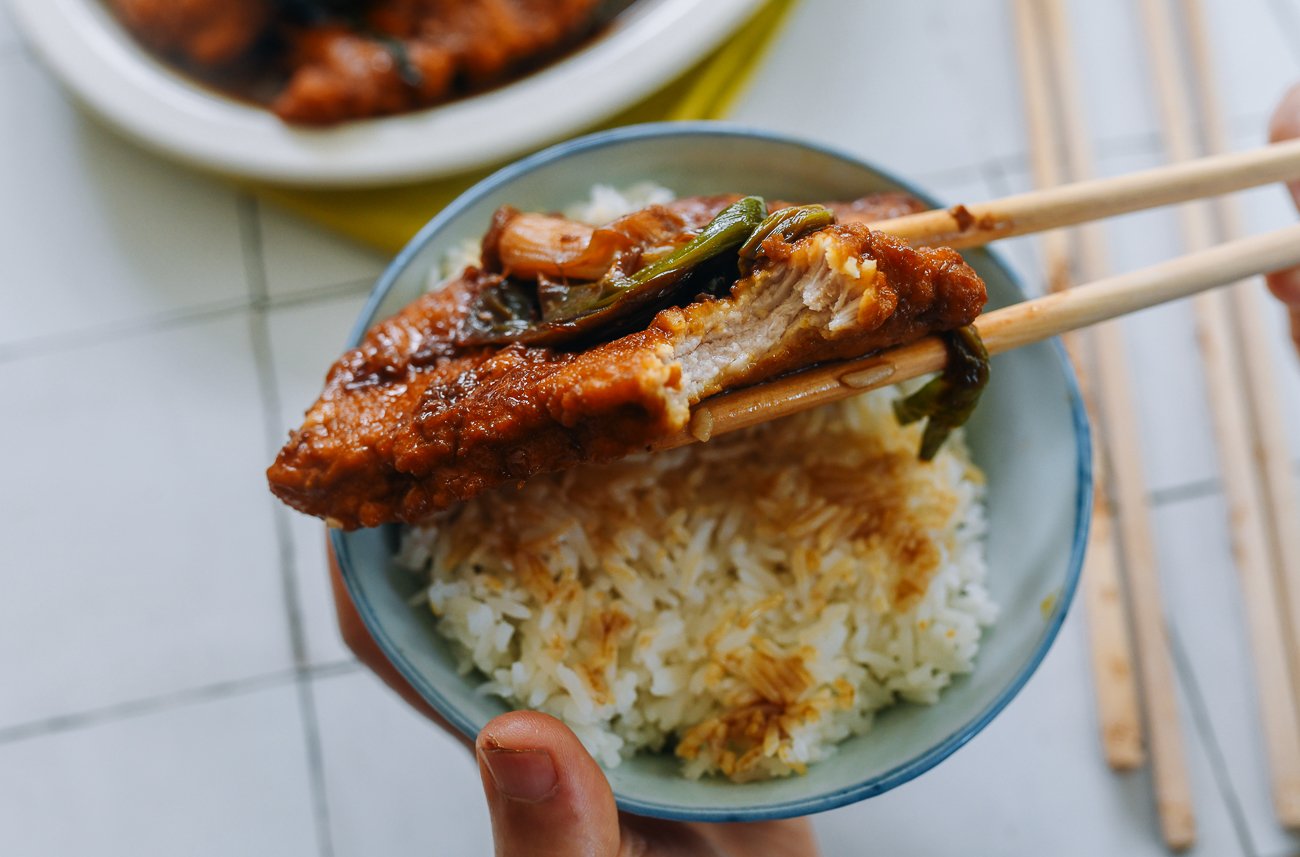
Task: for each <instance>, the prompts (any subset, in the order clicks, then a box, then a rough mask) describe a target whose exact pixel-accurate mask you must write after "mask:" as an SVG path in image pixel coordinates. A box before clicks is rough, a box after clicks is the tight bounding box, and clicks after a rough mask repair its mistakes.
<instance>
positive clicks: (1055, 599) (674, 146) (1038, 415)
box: [333, 123, 1092, 821]
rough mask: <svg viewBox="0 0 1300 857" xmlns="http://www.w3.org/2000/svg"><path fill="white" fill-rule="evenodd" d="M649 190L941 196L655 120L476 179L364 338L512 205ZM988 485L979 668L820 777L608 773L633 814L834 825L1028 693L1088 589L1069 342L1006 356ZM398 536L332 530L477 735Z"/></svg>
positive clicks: (824, 159)
mask: <svg viewBox="0 0 1300 857" xmlns="http://www.w3.org/2000/svg"><path fill="white" fill-rule="evenodd" d="M646 180H651V181H654V182H657V183H660V184H663V185H666V186H667V187H669V188H671V189H673V190H674V191H676V192H677V193H679V194H709V193H722V192H744V193H755V194H762V195H765V196H767V197H768V198H782V199H793V200H822V199H851V198H854V197H857V196H859V195H862V194H865V193H869V192H873V191H881V190H889V189H901V190H906V191H909V192H911V193H913V194H916V195H918V196H920V197H922V198H923V199H926V200H927V201H928V202H930V203H932V204H934V203H937V200H934V199H933V198H930V197H928V196H927V195H926V194H925V193H924V192H922V191H920V190H918V189H917V188H915V187H912V186H911V185H908V184H907V183H905V182H903V181H900V180H899V179H896V178H893V177H891V176H889V175H888V174H886V173H884V172H882V171H881V170H878V169H876V168H874V167H872V166H870V165H868V164H866V163H863V162H862V161H861V160H859V159H857V158H854V157H852V156H849V155H846V154H841V153H837V152H834V151H830V150H828V149H825V148H823V147H821V146H817V145H813V144H809V143H806V142H801V141H799V140H794V139H790V138H787V137H781V136H777V135H774V134H770V133H766V132H761V131H754V130H748V129H742V128H736V127H732V126H726V125H718V124H713V123H702V124H657V125H643V126H637V127H631V128H625V129H621V130H618V131H613V132H609V133H603V134H597V135H593V136H590V137H585V138H582V139H579V140H575V141H572V142H569V143H564V144H561V145H558V146H555V147H553V148H551V149H548V150H546V151H544V152H541V153H540V154H537V155H535V156H533V157H530V158H528V159H526V160H523V161H520V162H519V163H516V164H514V165H513V166H510V167H507V168H506V169H503V170H501V171H500V172H498V173H497V174H495V175H493V176H492V177H490V178H488V179H486V180H484V181H483V182H482V183H480V184H478V185H477V186H475V187H474V188H472V189H471V190H469V191H468V192H467V193H465V195H464V196H462V197H460V198H459V199H458V200H457V201H456V202H455V203H453V204H452V205H451V206H449V207H448V208H447V209H446V210H445V211H444V212H443V213H442V214H440V215H439V216H438V217H437V218H435V219H434V220H433V221H432V222H431V223H429V225H428V226H426V227H425V228H424V230H423V231H422V232H420V234H419V235H418V236H417V237H416V238H415V239H414V240H413V241H412V242H411V244H410V245H409V246H407V248H406V249H405V250H404V251H403V252H402V253H401V255H399V256H398V257H397V259H396V260H395V261H394V262H393V263H392V265H391V266H390V267H389V268H388V270H387V271H386V272H385V273H384V275H383V277H382V278H381V279H380V280H379V283H378V285H377V286H376V288H375V291H374V294H373V295H372V296H371V299H370V302H369V304H368V305H367V306H366V308H365V310H364V312H363V313H362V316H361V318H360V319H359V321H358V322H357V325H356V329H355V330H354V331H353V340H354V342H355V341H356V340H359V339H360V338H361V336H362V335H363V333H364V332H365V330H366V329H367V328H369V327H370V326H371V325H372V324H373V323H374V322H375V321H377V320H379V319H382V318H384V317H386V316H388V315H391V314H392V313H394V312H396V311H397V310H398V309H399V308H400V307H402V306H403V305H404V304H406V303H408V302H409V301H411V300H412V299H414V298H415V297H416V296H417V295H419V294H420V293H421V292H422V291H424V289H425V288H426V286H427V284H428V280H429V274H430V271H431V269H432V268H433V267H434V266H435V264H437V262H438V260H439V259H440V257H442V256H443V255H444V254H445V253H446V252H447V251H448V250H449V249H450V248H452V247H455V246H456V245H458V244H461V243H462V242H464V241H465V240H466V239H470V240H476V239H478V238H479V236H481V234H482V233H483V232H484V231H485V229H486V227H487V225H488V222H489V218H490V217H491V215H492V212H493V211H494V210H495V209H496V208H497V207H498V206H500V205H503V204H506V203H509V204H511V205H514V206H516V207H518V208H521V209H524V210H530V209H531V210H554V209H558V208H560V207H563V206H564V205H567V204H570V203H572V202H574V201H575V200H582V199H585V198H586V196H587V194H588V191H589V188H590V186H591V185H592V184H593V183H595V182H603V183H607V184H612V185H614V186H627V185H631V184H634V183H636V182H640V181H646ZM966 255H967V258H968V259H969V261H970V263H971V264H972V265H973V266H974V267H975V268H976V270H978V271H979V273H980V275H981V276H982V277H983V278H984V280H985V282H986V283H987V284H988V289H989V295H990V304H991V305H992V306H999V305H1005V304H1008V303H1013V302H1016V301H1019V300H1021V299H1022V293H1021V290H1020V288H1019V287H1018V285H1017V283H1016V280H1015V277H1014V276H1013V275H1012V273H1011V272H1010V270H1009V269H1008V268H1007V266H1006V265H1005V264H1004V263H1003V262H1002V261H1001V260H1000V259H999V258H998V257H997V256H996V254H994V253H991V252H987V251H983V250H979V251H974V252H970V253H968V254H966ZM968 440H969V444H970V447H971V451H972V454H973V457H974V459H975V461H976V463H977V464H978V465H979V466H980V467H981V468H983V470H984V472H985V474H986V475H987V477H988V500H987V512H988V519H989V535H988V540H987V545H986V547H987V557H988V567H989V579H988V587H989V589H990V591H991V593H992V595H993V597H994V599H995V600H996V601H997V603H998V604H999V605H1000V608H1001V614H1000V619H999V621H998V622H997V624H996V626H994V627H993V628H991V629H989V630H988V631H987V632H986V633H985V636H984V638H983V642H982V645H981V648H980V653H979V657H978V659H977V662H976V666H975V669H974V671H973V672H972V673H971V674H970V675H968V676H963V677H960V678H958V679H956V680H955V681H954V682H953V684H952V686H951V687H949V688H948V689H947V690H945V691H944V693H943V695H942V697H941V698H940V700H939V702H938V703H937V704H935V705H932V706H919V705H907V704H902V705H898V706H895V707H893V708H891V709H889V710H887V711H885V712H882V713H881V714H880V715H879V716H878V717H877V719H876V723H875V725H874V727H873V728H872V729H871V730H870V731H869V732H868V733H867V734H865V735H861V736H858V737H855V738H852V739H850V740H848V741H846V742H844V743H843V744H841V745H840V747H839V749H838V752H837V753H836V754H835V755H833V756H832V757H831V758H829V759H827V760H825V761H822V762H818V763H816V764H814V765H812V766H810V768H809V770H808V772H807V774H806V775H803V776H795V777H789V778H785V779H780V780H775V781H769V782H762V783H748V784H736V783H732V782H730V781H728V780H725V779H721V778H716V779H704V780H700V781H688V780H685V779H683V778H682V777H681V775H680V774H679V772H678V762H677V760H676V759H674V758H673V757H672V756H671V755H668V754H658V755H656V754H642V755H640V756H637V757H635V758H632V759H629V760H626V761H624V762H623V763H622V764H621V765H620V766H618V767H617V768H614V769H612V770H610V771H609V772H608V774H609V779H610V783H611V784H612V785H613V788H614V793H615V796H616V797H617V799H618V802H619V805H620V806H621V807H622V808H623V809H625V810H628V811H630V812H634V813H639V814H644V815H652V816H659V817H663V818H674V819H689V820H696V821H725V820H758V819H770V818H783V817H790V816H798V815H805V814H808V813H814V812H820V811H822V810H828V809H832V808H835V807H839V806H843V805H845V804H848V803H852V802H854V801H858V800H862V799H863V798H868V797H871V796H872V795H877V794H880V793H881V792H884V791H887V790H888V789H891V788H894V787H895V786H898V785H900V784H901V783H904V782H907V781H908V780H910V779H912V778H913V777H916V776H918V775H919V774H921V773H923V772H925V771H927V770H929V769H930V768H932V767H934V766H935V765H937V764H938V763H939V762H941V761H943V760H944V759H945V758H946V757H947V756H949V755H950V754H952V753H953V752H954V751H956V750H957V749H958V748H959V747H961V746H962V745H963V744H965V743H966V742H967V741H969V740H970V739H971V738H972V737H973V736H974V735H975V734H976V733H978V732H979V731H980V730H981V729H983V728H984V727H985V726H986V725H988V723H989V722H990V721H991V720H992V719H993V718H994V717H996V716H997V714H998V713H999V712H1000V711H1001V710H1002V709H1003V708H1004V707H1005V706H1006V705H1007V703H1008V702H1010V701H1011V699H1012V698H1013V697H1014V696H1015V695H1016V693H1017V692H1018V691H1019V690H1020V689H1021V688H1022V687H1023V686H1024V684H1025V682H1026V681H1028V680H1029V677H1030V676H1031V675H1032V674H1033V672H1034V670H1035V668H1036V667H1037V666H1038V664H1039V663H1040V662H1041V661H1042V659H1043V656H1044V655H1045V654H1046V653H1047V650H1048V648H1049V647H1050V646H1051V645H1052V641H1053V640H1054V639H1055V637H1056V634H1057V631H1058V630H1059V629H1060V627H1061V623H1062V621H1063V620H1064V618H1065V614H1066V610H1067V609H1068V607H1069V605H1070V601H1071V598H1072V596H1073V594H1074V590H1075V584H1076V583H1077V581H1078V578H1079V570H1080V565H1081V562H1082V558H1083V549H1084V542H1085V539H1086V534H1087V528H1088V517H1089V509H1090V506H1091V490H1092V481H1091V470H1090V461H1091V459H1090V447H1089V433H1088V423H1087V420H1086V417H1085V415H1084V410H1083V406H1082V404H1081V402H1080V399H1079V395H1078V392H1077V390H1076V387H1075V381H1074V377H1073V375H1072V373H1071V370H1070V368H1069V365H1068V363H1067V362H1066V360H1065V359H1064V356H1063V353H1062V351H1061V349H1060V348H1059V346H1058V345H1057V344H1055V343H1043V344H1039V345H1034V346H1030V347H1027V348H1022V349H1019V350H1017V351H1014V352H1010V353H1008V354H1004V355H1000V356H998V357H995V358H994V359H993V363H992V381H991V383H990V384H989V387H988V389H987V392H986V393H985V395H984V399H983V401H982V403H981V404H980V406H979V408H978V411H977V412H976V414H975V417H974V419H973V420H972V421H971V423H970V426H969V431H968ZM399 535H400V534H399V532H398V530H397V529H396V528H382V529H374V530H362V531H358V532H351V533H344V532H334V533H333V540H334V547H335V549H336V551H337V553H338V558H339V562H340V565H341V567H342V570H343V576H344V579H345V581H346V583H347V586H348V589H349V591H350V592H351V594H352V597H353V598H354V599H355V600H356V604H357V608H358V610H359V611H360V613H361V616H362V618H363V619H364V621H365V622H366V624H367V626H368V627H369V628H370V630H371V632H372V633H373V634H374V636H375V638H376V639H377V640H378V642H379V644H380V645H381V646H382V647H383V649H384V651H385V652H386V653H387V654H388V656H389V657H390V658H391V659H392V660H393V662H394V663H395V664H396V665H397V667H398V669H400V670H401V672H402V674H403V675H405V676H406V678H407V679H408V680H410V682H411V684H413V685H414V686H415V687H416V688H417V689H418V690H419V692H420V693H421V694H422V695H423V696H424V698H425V699H427V700H428V701H429V703H430V704H431V705H433V707H434V708H436V709H437V710H438V711H440V712H441V713H442V714H443V715H444V716H445V717H446V718H447V720H449V721H450V722H451V723H453V724H454V725H455V726H456V728H458V729H460V730H461V731H463V732H464V733H465V734H466V735H471V736H472V735H475V734H477V732H478V731H479V730H480V729H481V728H482V727H483V725H484V724H486V723H487V722H488V720H490V719H491V718H492V717H494V716H496V715H498V714H500V713H502V712H503V711H505V710H506V708H505V706H504V704H503V703H502V702H501V701H500V700H498V699H495V698H491V697H486V696H482V695H480V694H478V693H476V692H475V685H476V684H477V683H478V682H479V680H480V679H478V678H476V677H475V676H472V675H471V676H462V675H459V674H458V673H457V671H456V664H455V660H454V659H453V657H452V655H451V654H450V652H449V651H448V648H447V646H446V645H445V644H444V643H443V641H442V640H441V639H440V638H439V637H438V635H437V634H436V633H435V630H434V619H433V617H432V615H431V614H430V611H429V610H428V609H425V608H423V607H419V606H417V607H413V606H412V604H411V598H412V595H413V594H415V593H416V592H418V590H419V589H420V583H419V581H418V580H417V579H415V577H414V576H413V575H412V574H411V573H410V572H408V571H405V570H403V569H401V568H398V567H397V566H396V565H395V564H394V561H393V555H394V550H395V547H396V545H397V542H398V538H399Z"/></svg>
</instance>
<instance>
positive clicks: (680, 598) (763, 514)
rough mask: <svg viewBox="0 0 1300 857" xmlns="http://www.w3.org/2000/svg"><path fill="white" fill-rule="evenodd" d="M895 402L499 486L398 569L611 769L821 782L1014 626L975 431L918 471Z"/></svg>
mask: <svg viewBox="0 0 1300 857" xmlns="http://www.w3.org/2000/svg"><path fill="white" fill-rule="evenodd" d="M895 395H896V394H895V393H894V392H893V391H881V392H878V393H872V394H868V395H865V396H860V397H858V398H856V399H853V400H849V401H846V402H842V403H839V404H835V405H828V406H824V407H822V408H819V409H817V410H814V411H810V412H807V413H804V414H799V415H796V416H793V417H789V418H786V419H784V420H781V421H779V422H776V423H771V424H768V425H763V426H759V427H756V428H753V429H749V430H746V431H743V432H737V433H735V434H732V435H727V436H723V437H719V438H716V439H714V440H712V441H710V442H709V443H707V444H698V445H694V446H691V447H688V448H683V449H678V450H674V451H671V452H665V453H658V454H654V455H642V456H637V457H634V458H629V459H627V460H624V461H620V462H616V463H614V464H609V465H603V466H598V467H597V466H589V467H583V468H579V469H576V470H571V471H569V472H567V473H562V474H555V475H551V476H542V477H538V478H535V479H532V480H530V481H529V482H527V483H526V484H524V485H523V486H521V487H519V488H518V489H511V490H498V491H496V492H494V493H491V494H487V495H484V496H482V497H479V498H477V499H476V500H474V501H472V502H469V503H466V504H464V505H462V506H460V507H458V508H456V509H454V510H451V511H450V512H448V513H447V514H446V515H445V516H444V517H443V518H442V519H440V520H439V521H438V522H437V524H436V525H435V526H432V527H428V528H425V529H420V530H412V531H410V532H409V534H408V536H407V538H406V540H405V543H404V547H403V554H404V556H403V560H404V562H405V563H406V564H407V565H409V566H411V567H413V568H418V569H421V570H423V571H424V572H425V573H427V574H428V575H429V580H430V583H429V586H428V591H427V596H428V603H429V605H430V607H431V608H432V609H433V612H434V613H435V614H436V615H437V616H438V617H439V621H438V628H439V630H440V631H441V633H442V634H443V635H445V636H446V637H447V639H448V640H450V641H451V643H452V646H453V649H454V650H455V651H456V652H457V654H458V657H459V658H460V665H461V668H462V670H463V671H464V672H466V673H469V672H471V671H475V670H477V671H478V672H479V673H481V674H482V675H483V676H484V677H485V679H484V683H483V685H482V689H483V692H485V693H490V694H496V695H499V696H501V697H502V698H504V699H505V700H507V702H508V703H509V704H510V705H513V706H519V707H527V708H534V709H539V710H542V711H546V712H548V713H550V714H553V715H555V716H557V717H559V718H561V719H562V720H564V721H565V722H566V723H568V724H569V725H570V726H571V727H572V728H573V730H574V731H575V732H576V733H577V734H578V736H579V738H581V739H582V741H583V743H584V744H585V745H586V746H587V748H588V749H589V750H590V751H591V752H592V753H593V754H594V755H595V756H596V758H597V759H598V760H600V762H601V763H602V764H604V765H606V766H611V767H612V766H614V765H617V764H618V763H619V761H620V760H621V759H622V758H624V757H626V756H629V755H631V754H633V753H636V752H638V751H641V750H647V749H648V750H660V749H671V750H672V751H673V752H675V753H676V754H677V756H678V757H680V758H681V760H682V764H683V773H684V774H685V775H686V776H688V777H700V776H705V775H710V774H722V775H725V776H727V777H730V778H732V779H734V780H753V779H762V778H767V777H776V776H784V775H788V774H791V773H799V772H803V771H804V770H805V769H806V767H807V765H809V764H811V763H813V762H816V761H818V760H819V759H823V758H825V757H826V756H827V755H829V754H830V753H832V752H834V748H835V745H836V743H837V742H839V741H842V740H844V739H845V738H847V737H849V736H851V735H856V734H860V733H863V732H865V731H867V730H868V729H869V728H870V727H871V722H872V716H873V714H874V713H875V712H876V711H879V710H880V709H882V708H884V707H886V706H889V705H892V704H894V703H895V702H896V701H899V700H905V701H909V702H915V703H933V702H935V701H936V700H937V699H938V698H939V694H940V692H941V691H942V690H943V688H944V687H946V686H947V685H948V684H949V682H950V681H951V680H952V676H953V675H954V674H960V673H964V672H969V671H970V670H971V668H972V666H973V664H974V659H975V655H976V652H977V650H978V647H979V640H980V634H981V630H982V628H983V627H984V626H987V625H989V624H991V623H992V622H993V620H994V618H995V616H996V608H995V606H994V605H993V603H992V601H991V600H990V598H989V595H988V592H987V591H986V589H985V587H984V579H985V563H984V556H983V545H982V537H983V534H984V529H985V521H984V513H983V508H982V505H981V503H982V495H983V478H982V476H981V474H980V473H979V471H978V470H977V469H976V468H975V467H974V465H972V464H971V462H970V459H969V456H968V454H967V452H966V450H965V448H964V446H963V442H962V438H961V436H960V433H958V435H956V436H954V437H953V438H952V439H951V440H950V441H949V442H948V444H947V445H946V446H945V448H944V451H943V452H942V453H940V455H939V456H938V457H937V458H936V459H935V460H934V461H933V462H930V463H924V462H921V461H918V460H917V457H916V450H917V446H918V443H919V428H918V427H916V426H912V427H906V428H904V427H900V426H899V425H898V424H897V422H896V421H895V419H894V417H893V415H892V412H891V410H890V402H891V401H892V399H893V397H894V396H895Z"/></svg>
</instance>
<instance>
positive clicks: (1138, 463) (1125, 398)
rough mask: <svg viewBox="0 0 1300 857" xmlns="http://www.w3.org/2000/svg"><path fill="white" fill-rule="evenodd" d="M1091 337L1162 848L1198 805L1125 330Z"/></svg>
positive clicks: (1063, 68) (1083, 255) (1084, 243)
mask: <svg viewBox="0 0 1300 857" xmlns="http://www.w3.org/2000/svg"><path fill="white" fill-rule="evenodd" d="M1041 8H1043V11H1044V16H1045V19H1046V20H1045V23H1046V27H1047V32H1048V42H1049V44H1051V45H1052V46H1053V50H1052V56H1053V59H1054V67H1053V70H1054V72H1055V75H1054V76H1055V78H1056V81H1057V92H1058V95H1059V98H1058V99H1057V103H1058V104H1059V105H1060V108H1061V125H1062V134H1063V136H1064V137H1065V139H1067V140H1069V146H1068V158H1069V163H1070V173H1071V178H1073V179H1075V180H1081V179H1085V178H1088V177H1089V176H1090V175H1091V174H1092V172H1093V169H1094V167H1093V163H1094V158H1093V154H1092V146H1091V143H1090V140H1091V137H1090V134H1089V130H1088V128H1087V123H1086V122H1085V120H1084V116H1083V95H1082V86H1081V85H1080V83H1079V74H1078V68H1077V65H1076V63H1075V60H1074V57H1073V52H1072V50H1071V46H1070V36H1069V28H1068V26H1067V23H1066V20H1065V10H1064V8H1063V6H1062V4H1061V2H1060V1H1059V0H1043V3H1042V6H1041ZM1078 239H1079V250H1080V253H1079V272H1080V275H1081V276H1082V277H1083V278H1084V279H1085V280H1086V279H1094V278H1096V277H1099V276H1103V275H1104V274H1105V273H1106V270H1107V268H1108V267H1109V264H1108V256H1109V254H1108V252H1107V247H1106V240H1105V236H1104V234H1103V233H1102V229H1101V226H1100V224H1097V223H1090V224H1086V225H1085V226H1084V227H1083V228H1082V229H1081V230H1080V231H1079V235H1078ZM1092 333H1093V344H1094V348H1095V351H1094V354H1095V357H1096V367H1097V374H1098V377H1099V378H1100V381H1101V385H1100V387H1101V404H1102V407H1101V414H1102V419H1103V423H1102V424H1103V427H1104V428H1103V433H1104V434H1105V437H1106V440H1107V442H1108V443H1109V449H1110V457H1111V463H1112V464H1113V467H1112V469H1111V470H1110V472H1109V475H1111V476H1112V477H1113V481H1114V484H1115V496H1116V498H1117V503H1118V505H1119V513H1120V538H1121V545H1122V548H1123V557H1124V570H1125V580H1126V582H1127V584H1128V591H1129V604H1130V606H1131V615H1132V617H1133V624H1132V628H1133V633H1134V638H1135V639H1136V641H1137V648H1138V658H1139V663H1140V668H1141V672H1142V692H1143V693H1142V700H1143V708H1144V710H1145V713H1146V724H1147V733H1148V741H1149V745H1150V750H1151V759H1152V766H1151V767H1152V771H1151V774H1152V783H1153V786H1154V789H1155V797H1156V811H1157V813H1158V816H1159V819H1160V831H1161V835H1162V837H1163V839H1164V841H1165V844H1166V845H1168V846H1169V847H1170V848H1172V849H1174V850H1182V849H1185V848H1189V847H1191V845H1192V844H1193V843H1194V842H1195V841H1196V804H1195V800H1194V798H1193V795H1192V786H1191V776H1190V774H1189V772H1188V770H1187V751H1186V747H1185V743H1184V740H1183V728H1182V722H1181V719H1180V717H1179V706H1178V687H1177V682H1176V680H1175V673H1174V664H1173V658H1172V656H1171V653H1170V651H1169V644H1168V639H1169V638H1168V631H1167V628H1166V625H1165V616H1164V609H1163V605H1164V599H1163V598H1162V596H1161V586H1160V573H1159V562H1158V559H1157V556H1156V550H1155V538H1154V534H1153V527H1152V521H1151V514H1150V509H1149V508H1148V505H1147V493H1146V482H1145V479H1144V478H1143V467H1142V455H1141V447H1140V441H1139V437H1140V435H1141V432H1140V426H1139V423H1138V418H1137V408H1136V407H1135V406H1134V402H1135V401H1136V397H1135V396H1134V394H1133V389H1132V388H1133V382H1132V378H1131V377H1130V375H1129V372H1128V367H1127V365H1126V361H1125V359H1124V355H1125V353H1126V348H1125V342H1124V333H1123V330H1122V329H1121V327H1120V324H1119V322H1110V323H1109V324H1104V325H1099V326H1098V327H1097V328H1095V330H1093V331H1092Z"/></svg>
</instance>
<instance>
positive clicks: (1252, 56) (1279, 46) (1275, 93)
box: [1205, 0, 1300, 117]
mask: <svg viewBox="0 0 1300 857" xmlns="http://www.w3.org/2000/svg"><path fill="white" fill-rule="evenodd" d="M1281 2H1282V3H1284V4H1285V3H1292V5H1294V4H1293V0H1281ZM1275 5H1277V4H1276V2H1275V0H1236V2H1232V3H1207V4H1205V18H1206V22H1207V24H1208V29H1209V32H1210V34H1211V52H1212V57H1213V59H1212V61H1213V63H1214V66H1215V76H1216V77H1217V78H1218V91H1219V97H1220V98H1222V99H1223V103H1224V105H1225V106H1226V109H1227V110H1228V111H1230V113H1231V114H1232V115H1233V116H1237V117H1246V116H1264V115H1267V114H1268V113H1270V112H1271V111H1272V109H1273V105H1274V104H1276V103H1277V100H1278V99H1279V98H1281V96H1282V93H1283V92H1285V91H1286V89H1287V87H1288V86H1290V85H1291V84H1293V83H1295V82H1296V81H1297V80H1300V62H1298V61H1297V54H1296V51H1295V50H1294V47H1295V46H1294V45H1293V44H1292V45H1288V43H1287V41H1288V39H1293V38H1294V37H1295V34H1294V33H1289V32H1287V31H1286V30H1285V29H1283V27H1282V26H1281V25H1280V23H1281V22H1280V19H1279V18H1278V16H1277V14H1276V10H1275V9H1274V8H1273V7H1274V6H1275Z"/></svg>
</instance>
